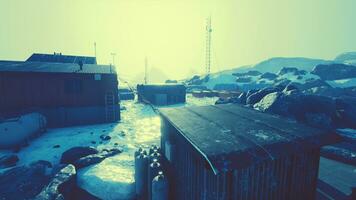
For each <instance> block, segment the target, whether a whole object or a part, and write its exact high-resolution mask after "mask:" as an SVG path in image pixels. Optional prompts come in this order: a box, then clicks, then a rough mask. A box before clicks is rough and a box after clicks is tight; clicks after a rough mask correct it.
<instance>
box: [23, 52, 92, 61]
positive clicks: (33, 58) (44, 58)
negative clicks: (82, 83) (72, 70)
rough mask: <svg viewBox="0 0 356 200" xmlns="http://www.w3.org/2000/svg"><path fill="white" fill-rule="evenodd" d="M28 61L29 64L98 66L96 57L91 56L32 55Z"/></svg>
mask: <svg viewBox="0 0 356 200" xmlns="http://www.w3.org/2000/svg"><path fill="white" fill-rule="evenodd" d="M26 61H29V62H54V63H79V62H82V63H83V64H97V63H96V58H95V57H90V56H72V55H62V54H40V53H34V54H32V55H31V56H30V57H29V58H28V59H27V60H26Z"/></svg>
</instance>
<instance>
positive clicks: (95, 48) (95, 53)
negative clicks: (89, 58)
mask: <svg viewBox="0 0 356 200" xmlns="http://www.w3.org/2000/svg"><path fill="white" fill-rule="evenodd" d="M94 56H95V59H96V42H94Z"/></svg>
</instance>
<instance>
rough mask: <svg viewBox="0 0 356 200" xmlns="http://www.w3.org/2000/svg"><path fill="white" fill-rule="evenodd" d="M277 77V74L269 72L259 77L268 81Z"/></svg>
mask: <svg viewBox="0 0 356 200" xmlns="http://www.w3.org/2000/svg"><path fill="white" fill-rule="evenodd" d="M277 77H278V76H277V74H274V73H271V72H266V73H264V74H262V75H261V78H265V79H269V80H274V79H276V78H277Z"/></svg>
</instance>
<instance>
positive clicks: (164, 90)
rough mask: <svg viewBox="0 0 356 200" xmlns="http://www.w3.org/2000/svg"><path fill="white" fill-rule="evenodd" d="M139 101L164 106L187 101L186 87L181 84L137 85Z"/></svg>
mask: <svg viewBox="0 0 356 200" xmlns="http://www.w3.org/2000/svg"><path fill="white" fill-rule="evenodd" d="M137 95H138V101H140V102H146V103H147V102H149V103H151V104H153V105H157V106H164V105H172V104H179V103H185V101H186V88H185V86H184V85H180V84H164V85H137Z"/></svg>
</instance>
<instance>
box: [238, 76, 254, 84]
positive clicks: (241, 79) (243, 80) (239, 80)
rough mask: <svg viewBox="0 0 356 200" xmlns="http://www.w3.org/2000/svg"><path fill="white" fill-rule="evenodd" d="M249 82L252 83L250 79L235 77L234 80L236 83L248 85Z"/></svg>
mask: <svg viewBox="0 0 356 200" xmlns="http://www.w3.org/2000/svg"><path fill="white" fill-rule="evenodd" d="M251 81H252V79H251V77H237V78H236V82H238V83H248V82H251Z"/></svg>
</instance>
